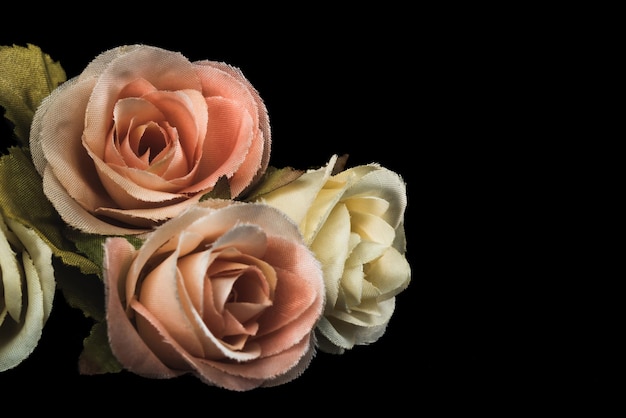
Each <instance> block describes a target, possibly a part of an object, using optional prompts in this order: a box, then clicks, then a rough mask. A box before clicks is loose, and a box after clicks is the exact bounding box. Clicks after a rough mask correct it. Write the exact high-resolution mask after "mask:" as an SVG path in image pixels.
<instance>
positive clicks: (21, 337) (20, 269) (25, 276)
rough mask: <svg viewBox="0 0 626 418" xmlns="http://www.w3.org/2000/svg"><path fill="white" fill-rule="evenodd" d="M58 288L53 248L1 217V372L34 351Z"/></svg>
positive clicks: (31, 233)
mask: <svg viewBox="0 0 626 418" xmlns="http://www.w3.org/2000/svg"><path fill="white" fill-rule="evenodd" d="M55 289H56V282H55V279H54V269H53V267H52V250H51V249H50V247H48V246H47V245H46V243H45V242H44V241H42V240H41V238H40V237H39V236H38V235H37V234H36V233H35V232H34V231H33V230H31V229H29V228H27V227H25V226H24V225H22V224H20V223H19V222H17V221H15V220H13V219H9V218H4V217H3V216H2V214H0V372H2V371H5V370H9V369H12V368H14V367H15V366H17V365H18V364H20V363H21V362H22V361H24V360H25V359H26V358H28V357H29V356H30V355H31V353H32V352H33V351H34V349H35V347H36V346H37V344H38V343H39V340H40V339H41V335H42V331H43V327H44V325H45V324H46V322H47V320H48V318H49V316H50V312H51V310H52V302H53V299H54V292H55Z"/></svg>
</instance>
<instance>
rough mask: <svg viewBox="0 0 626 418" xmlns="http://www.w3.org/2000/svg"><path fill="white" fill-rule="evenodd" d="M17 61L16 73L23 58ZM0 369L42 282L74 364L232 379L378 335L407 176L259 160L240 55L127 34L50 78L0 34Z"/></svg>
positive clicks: (19, 353) (23, 341)
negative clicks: (1, 134) (69, 322)
mask: <svg viewBox="0 0 626 418" xmlns="http://www.w3.org/2000/svg"><path fill="white" fill-rule="evenodd" d="M26 69H27V70H26ZM0 106H2V107H3V108H4V109H5V118H6V121H8V122H9V123H10V124H11V127H12V132H13V138H14V140H15V143H14V144H11V145H9V146H7V147H6V151H4V152H3V155H2V156H0V267H1V270H0V279H1V282H0V283H1V284H2V287H0V291H1V293H0V371H4V370H7V369H10V368H14V367H17V366H18V365H19V364H20V363H21V362H22V361H23V360H24V359H26V358H27V357H28V356H29V355H30V353H32V351H33V350H34V349H36V346H37V342H38V340H39V338H40V336H41V332H42V329H43V327H45V324H46V321H47V318H48V317H49V315H50V313H51V311H52V310H53V309H54V304H53V296H54V294H55V289H58V290H59V291H60V292H61V293H60V294H62V296H63V297H64V298H65V299H66V300H67V301H68V302H69V303H70V305H72V306H74V307H76V308H79V309H81V310H82V311H83V313H84V314H85V315H86V316H87V317H89V318H91V319H92V320H93V328H92V330H91V333H90V335H89V336H86V338H85V340H84V347H83V351H82V353H81V355H80V358H79V359H77V362H78V365H79V371H80V373H82V374H89V375H93V374H100V373H114V372H118V371H121V370H127V371H130V372H132V373H135V374H138V375H140V376H144V377H147V378H159V379H165V378H174V377H176V376H181V375H183V374H192V375H194V376H196V377H197V378H199V379H200V380H201V381H202V382H204V383H206V384H207V385H211V386H218V387H221V388H225V389H229V390H233V391H247V390H251V389H254V388H258V387H269V386H277V385H281V384H284V383H286V382H289V381H291V380H293V379H295V378H297V377H298V376H300V375H301V374H302V373H304V371H305V370H306V369H307V367H308V366H309V365H310V364H311V362H312V360H313V359H314V357H315V353H316V352H317V351H318V350H319V351H323V352H327V353H333V354H344V353H345V352H346V351H349V350H351V349H353V348H354V347H355V346H358V345H366V344H371V343H373V342H375V341H377V340H378V339H379V338H381V337H382V336H383V335H384V333H385V329H386V327H387V325H388V323H389V321H390V320H391V317H392V315H393V312H394V308H395V302H396V296H397V295H398V294H399V293H400V292H402V291H403V290H404V289H406V288H407V286H408V285H409V282H410V280H411V268H410V266H409V263H408V261H407V259H406V238H405V231H404V214H405V209H406V205H407V193H406V184H405V182H404V181H403V179H402V177H401V176H400V175H399V174H397V173H395V172H393V171H391V170H388V169H386V168H385V167H382V166H380V165H379V164H376V163H371V164H367V165H358V166H354V167H348V166H347V156H338V155H333V156H332V157H331V158H330V159H329V160H328V161H326V162H324V163H323V164H321V165H318V166H317V167H316V168H309V169H299V168H294V167H274V166H272V165H270V155H271V147H272V138H271V129H270V121H269V115H268V111H267V108H266V106H265V104H264V101H263V100H262V98H261V95H260V94H259V92H258V91H257V90H256V89H255V88H254V86H252V84H251V83H250V82H249V81H248V79H247V78H246V77H245V76H244V74H243V72H242V71H241V70H240V69H239V68H235V67H233V66H231V65H228V64H226V63H223V62H216V61H210V60H201V61H190V60H189V59H187V58H186V57H185V56H184V55H182V54H181V53H178V52H174V51H170V50H166V49H162V48H159V47H154V46H149V45H143V44H137V45H123V46H120V47H117V48H113V49H110V50H107V51H104V52H102V53H101V54H100V55H98V56H97V57H95V58H94V59H93V60H92V61H91V62H90V63H89V64H88V65H87V66H86V67H85V68H84V70H83V71H82V72H81V73H80V74H79V75H77V76H74V77H72V78H69V79H67V77H66V74H65V71H64V69H63V67H62V66H61V65H60V63H58V62H55V61H54V60H52V58H51V57H50V56H48V55H47V54H45V53H44V52H43V51H41V50H40V49H39V48H38V47H37V46H34V45H27V46H26V47H23V46H17V45H13V46H0Z"/></svg>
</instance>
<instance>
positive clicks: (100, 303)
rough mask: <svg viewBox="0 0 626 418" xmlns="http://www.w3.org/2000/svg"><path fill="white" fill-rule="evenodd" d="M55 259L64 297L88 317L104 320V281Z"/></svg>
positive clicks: (58, 283)
mask: <svg viewBox="0 0 626 418" xmlns="http://www.w3.org/2000/svg"><path fill="white" fill-rule="evenodd" d="M59 260H60V259H59V258H55V259H54V260H53V263H54V264H53V265H54V270H55V272H56V278H57V286H58V287H59V289H61V291H62V292H63V298H64V299H65V300H66V301H67V303H68V304H69V305H70V306H71V307H73V308H77V309H80V310H81V311H82V312H83V315H85V316H86V317H87V318H92V319H95V320H96V321H102V320H103V319H104V317H105V309H104V283H103V282H102V280H101V279H100V277H99V276H97V275H95V274H83V273H81V272H80V270H78V268H76V267H74V266H68V265H67V264H63V262H60V261H59Z"/></svg>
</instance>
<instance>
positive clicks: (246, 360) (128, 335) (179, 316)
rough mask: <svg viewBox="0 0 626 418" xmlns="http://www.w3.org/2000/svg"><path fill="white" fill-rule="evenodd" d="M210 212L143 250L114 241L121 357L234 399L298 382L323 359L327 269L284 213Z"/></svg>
mask: <svg viewBox="0 0 626 418" xmlns="http://www.w3.org/2000/svg"><path fill="white" fill-rule="evenodd" d="M205 205H206V203H205V202H202V203H199V204H198V206H194V207H191V208H189V209H188V210H186V211H185V212H184V213H182V214H181V215H179V216H178V217H176V218H173V219H171V220H169V221H168V222H166V223H164V224H163V225H161V226H159V227H157V228H156V229H155V230H154V231H153V232H151V233H149V234H148V235H147V239H146V240H145V241H144V242H143V244H142V246H141V247H140V249H139V250H136V249H135V248H134V247H133V246H132V245H131V244H130V243H129V242H128V241H127V240H126V239H124V238H119V237H115V238H114V237H110V238H108V239H107V240H106V243H105V247H104V282H105V289H106V292H105V293H106V309H107V318H106V319H107V326H108V335H109V342H110V345H111V349H112V352H113V354H114V355H115V356H116V358H117V359H118V360H119V361H120V363H121V364H122V365H123V367H124V368H125V369H127V370H129V371H131V372H134V373H136V374H138V375H141V376H144V377H149V378H172V377H176V376H180V375H181V374H185V373H191V374H194V375H195V376H197V377H198V378H200V379H201V380H202V381H204V382H205V383H207V384H209V385H215V386H219V387H223V388H226V389H231V390H235V391H246V390H250V389H253V388H256V387H260V386H276V385H279V384H283V383H285V382H288V381H290V380H292V379H294V378H296V377H298V376H299V375H300V374H301V373H302V372H303V371H304V370H305V369H306V368H307V367H308V365H309V363H310V361H311V359H312V358H313V356H314V353H315V350H314V349H315V338H314V336H315V334H314V331H313V330H314V328H315V325H316V323H317V321H318V319H319V317H320V315H321V313H322V311H323V304H324V281H323V278H322V272H321V267H320V265H319V263H318V261H317V260H316V258H315V257H314V256H313V254H312V253H311V252H310V250H309V249H308V248H307V246H306V245H305V244H304V242H303V240H302V236H301V235H300V233H299V231H298V228H297V226H296V225H295V224H294V223H293V222H292V221H291V220H290V219H289V218H288V217H287V216H285V214H284V213H282V212H280V211H278V210H276V209H275V208H272V207H270V206H266V205H262V204H253V203H242V202H239V203H236V202H227V203H225V205H226V206H224V207H221V208H216V209H211V208H210V207H207V206H205Z"/></svg>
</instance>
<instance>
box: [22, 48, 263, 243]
mask: <svg viewBox="0 0 626 418" xmlns="http://www.w3.org/2000/svg"><path fill="white" fill-rule="evenodd" d="M270 144H271V139H270V127H269V119H268V115H267V109H266V107H265V105H264V103H263V101H262V100H261V98H260V96H259V94H258V92H257V91H256V90H255V89H254V87H253V86H252V85H251V84H250V82H249V81H248V80H247V79H246V78H245V77H244V75H243V73H242V72H241V71H240V70H239V69H238V68H235V67H233V66H230V65H227V64H225V63H221V62H215V61H209V60H202V61H195V62H191V61H189V60H188V59H187V58H186V57H185V56H183V55H182V54H180V53H178V52H173V51H168V50H164V49H161V48H157V47H152V46H147V45H126V46H120V47H117V48H113V49H110V50H108V51H105V52H103V53H102V54H100V55H99V56H97V57H96V58H95V59H94V60H93V61H92V62H91V63H90V64H89V65H88V66H87V67H86V68H85V69H84V70H83V71H82V73H81V74H80V75H78V76H76V77H74V78H71V79H69V80H68V81H66V82H64V83H63V84H61V85H60V86H59V87H57V88H56V89H54V90H53V91H52V93H51V94H50V95H49V96H47V97H46V98H45V99H44V100H43V101H42V103H41V104H40V106H39V107H38V108H37V111H36V113H35V115H34V118H33V123H32V126H31V132H30V147H31V150H32V157H33V162H34V164H35V166H36V168H37V171H38V172H39V173H40V174H41V176H42V177H43V185H44V191H45V194H46V196H47V197H48V198H49V199H50V201H51V202H52V204H53V205H54V207H55V208H56V210H57V211H58V212H59V214H60V215H61V217H62V218H63V220H65V221H66V222H67V223H68V224H69V225H71V226H73V227H75V228H78V229H80V230H82V231H84V232H89V233H96V234H106V235H122V234H137V233H143V232H146V231H147V230H149V229H151V228H153V227H155V226H156V225H159V224H160V223H162V222H164V221H165V220H167V219H169V218H172V217H174V216H176V215H177V214H178V213H180V212H181V211H182V210H183V209H184V208H186V207H187V206H189V205H191V204H193V203H196V202H198V201H199V200H200V199H201V197H202V196H203V195H205V194H206V193H207V192H210V191H212V190H213V189H214V188H215V186H216V184H218V180H222V179H227V182H228V188H229V192H230V194H231V196H230V197H231V198H236V197H238V196H240V195H241V194H242V193H244V192H245V191H246V190H248V189H249V188H250V187H251V186H252V185H253V184H254V183H255V182H257V181H258V179H259V177H260V176H261V175H262V174H263V173H264V171H265V170H266V168H267V165H268V162H269V155H270Z"/></svg>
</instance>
